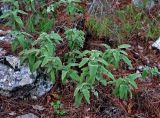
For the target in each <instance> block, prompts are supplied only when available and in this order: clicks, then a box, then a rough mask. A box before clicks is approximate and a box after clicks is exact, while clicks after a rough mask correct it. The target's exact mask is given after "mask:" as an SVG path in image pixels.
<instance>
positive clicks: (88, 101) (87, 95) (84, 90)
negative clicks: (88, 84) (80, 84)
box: [82, 89, 90, 104]
mask: <svg viewBox="0 0 160 118" xmlns="http://www.w3.org/2000/svg"><path fill="white" fill-rule="evenodd" d="M82 93H83V95H84V97H85V99H86V101H87V103H88V104H90V92H89V90H88V89H82Z"/></svg>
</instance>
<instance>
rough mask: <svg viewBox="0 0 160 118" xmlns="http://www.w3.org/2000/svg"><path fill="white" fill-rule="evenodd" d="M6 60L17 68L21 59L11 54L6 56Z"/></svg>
mask: <svg viewBox="0 0 160 118" xmlns="http://www.w3.org/2000/svg"><path fill="white" fill-rule="evenodd" d="M6 60H7V61H8V62H9V63H10V65H11V66H12V67H13V68H14V69H15V68H16V67H17V68H19V67H20V59H19V58H18V57H15V56H12V55H9V56H6Z"/></svg>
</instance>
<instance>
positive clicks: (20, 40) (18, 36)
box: [10, 31, 32, 51]
mask: <svg viewBox="0 0 160 118" xmlns="http://www.w3.org/2000/svg"><path fill="white" fill-rule="evenodd" d="M10 34H11V35H12V37H13V38H14V39H13V41H12V50H13V51H16V49H17V47H18V46H22V48H23V50H25V49H29V47H30V46H31V41H29V40H28V38H26V37H30V38H32V36H31V35H30V34H27V33H26V32H19V31H12V32H11V33H10Z"/></svg>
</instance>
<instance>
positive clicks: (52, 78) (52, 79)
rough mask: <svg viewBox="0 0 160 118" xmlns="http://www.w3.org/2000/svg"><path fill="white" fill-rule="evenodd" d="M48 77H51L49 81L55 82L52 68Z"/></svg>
mask: <svg viewBox="0 0 160 118" xmlns="http://www.w3.org/2000/svg"><path fill="white" fill-rule="evenodd" d="M50 77H51V81H52V82H53V83H55V80H56V79H55V73H54V70H52V71H50Z"/></svg>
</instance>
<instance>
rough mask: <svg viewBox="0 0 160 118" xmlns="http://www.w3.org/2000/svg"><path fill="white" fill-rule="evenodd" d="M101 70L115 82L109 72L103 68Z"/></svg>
mask: <svg viewBox="0 0 160 118" xmlns="http://www.w3.org/2000/svg"><path fill="white" fill-rule="evenodd" d="M101 69H102V72H103V73H104V74H106V75H107V76H108V77H109V78H111V79H112V80H115V79H114V76H113V74H112V73H111V72H110V71H108V70H107V69H105V68H104V67H101Z"/></svg>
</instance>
